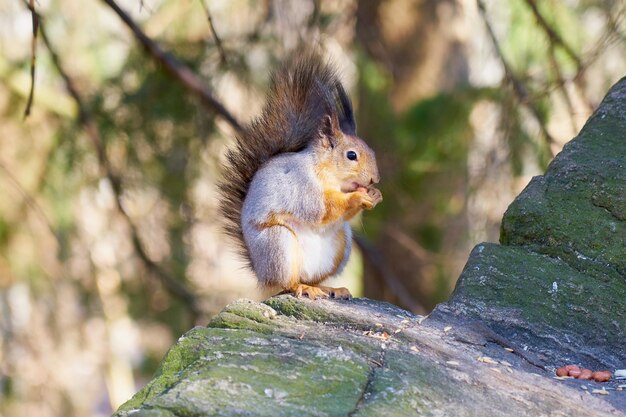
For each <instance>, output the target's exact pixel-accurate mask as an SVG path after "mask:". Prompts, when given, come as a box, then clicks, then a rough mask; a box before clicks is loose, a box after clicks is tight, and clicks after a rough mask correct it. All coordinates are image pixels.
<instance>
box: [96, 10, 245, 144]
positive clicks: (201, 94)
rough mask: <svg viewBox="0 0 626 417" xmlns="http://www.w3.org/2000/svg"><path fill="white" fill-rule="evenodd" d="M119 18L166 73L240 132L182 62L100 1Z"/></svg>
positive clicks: (224, 109)
mask: <svg viewBox="0 0 626 417" xmlns="http://www.w3.org/2000/svg"><path fill="white" fill-rule="evenodd" d="M102 1H103V2H104V3H106V4H107V5H108V6H109V7H110V8H111V9H113V11H114V12H115V13H116V14H117V15H118V16H119V18H120V19H122V21H123V22H124V23H125V24H126V26H128V28H129V29H130V30H131V31H132V32H133V35H135V38H137V40H138V41H139V42H140V43H141V44H142V45H143V46H144V47H145V48H146V51H147V52H148V53H149V54H150V56H152V58H153V59H154V60H156V61H157V62H158V63H159V64H160V65H161V66H162V67H163V68H164V69H165V70H166V71H167V72H169V73H170V74H171V75H172V76H174V77H175V78H176V79H177V80H178V81H180V82H181V83H182V84H183V85H184V86H185V88H187V89H188V90H189V91H191V92H192V93H193V94H195V95H196V96H197V97H198V98H200V101H201V102H202V104H204V106H205V107H207V108H209V109H210V110H212V111H213V112H215V113H217V114H218V115H220V116H221V117H223V118H224V120H226V121H227V122H228V123H229V124H230V125H231V126H232V127H233V128H234V129H235V130H236V131H237V132H242V131H243V127H242V124H241V123H240V122H239V121H238V120H237V119H236V118H235V116H233V115H232V114H231V113H230V112H229V111H228V110H226V108H225V107H224V106H223V105H222V103H220V102H219V101H218V100H217V99H216V98H215V97H213V94H212V93H211V92H210V91H209V89H208V88H207V87H206V86H205V85H204V83H203V82H202V81H201V80H200V79H199V78H198V77H197V76H196V75H195V74H194V73H193V71H191V69H189V67H187V66H186V65H184V64H183V63H182V62H180V61H179V60H178V59H176V57H174V56H173V55H172V54H170V53H166V52H164V51H163V50H162V49H161V48H160V47H159V46H158V45H157V44H156V42H154V41H153V40H152V39H150V38H149V37H148V36H147V35H146V34H145V33H144V32H143V31H142V30H141V28H139V26H138V25H137V24H136V23H135V22H134V21H133V19H132V18H131V17H130V16H129V15H128V14H127V13H126V12H125V11H124V10H122V9H121V8H120V7H119V6H118V5H117V3H116V2H115V1H114V0H102Z"/></svg>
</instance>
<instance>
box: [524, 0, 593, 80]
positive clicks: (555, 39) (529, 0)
mask: <svg viewBox="0 0 626 417" xmlns="http://www.w3.org/2000/svg"><path fill="white" fill-rule="evenodd" d="M526 4H528V7H530V9H531V10H532V12H533V15H534V16H535V20H536V21H537V23H538V24H539V26H540V27H541V28H542V29H543V31H544V32H546V35H548V38H549V39H550V42H551V43H553V44H555V45H558V46H559V47H560V48H561V49H563V51H565V53H566V54H567V55H568V56H569V57H570V58H571V60H572V61H574V63H575V64H576V69H577V72H581V71H582V68H583V65H582V61H581V59H580V58H579V57H578V55H576V52H574V49H573V48H572V47H571V46H570V45H569V44H568V43H567V42H565V40H563V38H562V37H561V35H559V34H558V33H557V32H556V31H555V30H554V29H553V28H552V26H550V24H549V23H548V22H547V21H546V19H545V18H544V17H543V15H542V14H541V12H539V8H538V7H537V2H536V1H535V0H526Z"/></svg>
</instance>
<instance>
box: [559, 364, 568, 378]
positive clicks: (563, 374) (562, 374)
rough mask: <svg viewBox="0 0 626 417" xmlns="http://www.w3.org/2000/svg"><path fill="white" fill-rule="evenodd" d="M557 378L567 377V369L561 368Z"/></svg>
mask: <svg viewBox="0 0 626 417" xmlns="http://www.w3.org/2000/svg"><path fill="white" fill-rule="evenodd" d="M556 376H567V369H565V367H564V366H561V367H560V368H558V369H557V370H556Z"/></svg>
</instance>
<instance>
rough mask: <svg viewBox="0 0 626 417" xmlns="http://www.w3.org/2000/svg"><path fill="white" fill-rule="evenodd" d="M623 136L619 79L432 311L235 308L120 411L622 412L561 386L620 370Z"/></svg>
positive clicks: (585, 384) (606, 392)
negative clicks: (574, 368)
mask: <svg viewBox="0 0 626 417" xmlns="http://www.w3.org/2000/svg"><path fill="white" fill-rule="evenodd" d="M624 132H626V79H622V80H621V81H620V82H619V83H618V84H617V85H616V86H615V87H613V88H612V89H611V91H609V93H608V95H607V97H606V98H605V100H604V101H603V103H602V104H601V106H600V108H599V109H598V110H597V111H596V112H595V113H594V115H593V116H592V117H591V118H590V119H589V121H588V123H587V124H586V125H585V127H584V128H583V130H582V131H581V133H580V134H579V136H578V137H577V138H575V139H574V140H573V141H572V142H570V143H569V144H568V145H567V146H566V147H565V149H564V150H563V152H561V153H560V154H559V155H558V156H557V157H556V158H555V160H554V161H553V162H552V164H551V165H550V167H549V168H548V171H547V172H546V174H545V175H544V176H540V177H536V178H534V179H533V180H532V181H531V182H530V184H529V185H528V186H527V187H526V189H525V190H524V191H523V192H522V194H520V196H519V197H518V198H517V199H516V200H515V201H514V202H513V203H512V204H511V206H510V207H509V209H508V210H507V212H506V214H505V216H504V219H503V221H502V233H501V245H496V244H480V245H478V246H477V247H476V248H475V249H474V250H473V251H472V253H471V255H470V258H469V260H468V263H467V265H466V267H465V269H464V271H463V273H462V275H461V277H460V278H459V282H458V284H457V287H456V289H455V292H454V294H453V295H452V297H451V298H450V300H449V301H448V302H446V303H444V304H441V305H439V306H438V307H437V308H436V309H435V311H434V312H433V313H432V314H431V315H430V316H429V317H428V318H423V317H420V316H416V315H413V314H411V313H409V312H406V311H403V310H401V309H399V308H397V307H395V306H392V305H389V304H385V303H381V302H375V301H370V300H366V299H355V300H352V301H321V300H318V301H310V300H297V299H295V298H293V297H291V296H287V295H284V296H279V297H274V298H271V299H269V300H267V301H266V302H265V303H256V302H252V301H245V300H242V301H238V302H235V303H233V304H231V305H229V306H227V307H226V308H225V309H224V310H223V311H222V312H221V313H220V314H219V315H218V316H216V317H215V318H213V320H212V321H211V322H210V323H209V325H208V327H206V328H200V327H198V328H194V329H192V330H190V331H189V332H188V333H187V334H185V335H184V336H182V337H181V338H180V340H179V341H178V342H177V343H176V344H175V345H174V346H173V347H172V349H171V350H170V351H169V353H168V354H167V356H166V357H165V359H164V360H163V363H162V365H161V368H160V370H159V371H158V373H157V375H156V376H155V378H154V379H153V380H152V381H151V382H149V383H148V385H146V387H144V388H143V389H142V390H141V391H139V392H138V393H137V394H136V395H135V396H134V397H133V398H132V399H131V400H130V401H128V402H127V403H126V404H124V405H123V406H122V407H120V409H119V410H118V412H117V413H116V416H119V417H123V416H130V415H133V416H138V417H139V416H146V417H147V416H155V417H156V416H163V417H174V416H205V415H206V416H210V415H229V416H230V415H245V416H256V415H259V416H283V415H284V416H291V415H303V416H304V415H307V416H308V415H311V416H382V415H389V416H404V415H406V416H414V415H420V416H421V415H424V416H448V415H454V416H487V415H488V416H540V415H541V416H601V415H602V416H606V415H613V416H626V389H621V390H620V387H619V382H618V381H611V382H609V383H603V384H600V383H596V382H589V381H579V380H573V379H570V380H557V379H554V377H553V376H554V368H555V367H558V366H561V365H564V364H569V363H576V364H579V365H582V366H585V367H590V368H593V369H597V370H600V369H610V370H614V369H615V368H626V348H625V344H624V342H625V340H626V339H625V335H626V308H625V305H626V137H625V135H626V134H625V133H624ZM622 383H623V384H626V382H625V381H622ZM594 390H601V391H599V392H596V393H593V391H594Z"/></svg>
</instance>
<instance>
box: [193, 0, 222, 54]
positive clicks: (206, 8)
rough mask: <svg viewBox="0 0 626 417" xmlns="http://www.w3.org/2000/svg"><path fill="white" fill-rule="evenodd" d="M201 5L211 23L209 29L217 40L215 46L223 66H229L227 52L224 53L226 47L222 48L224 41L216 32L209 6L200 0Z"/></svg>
mask: <svg viewBox="0 0 626 417" xmlns="http://www.w3.org/2000/svg"><path fill="white" fill-rule="evenodd" d="M200 4H202V8H203V9H204V12H205V13H206V16H207V20H208V21H209V28H210V29H211V34H212V35H213V39H215V46H216V47H217V51H218V52H219V54H220V61H221V62H222V65H224V66H225V65H228V60H227V59H226V52H225V51H224V47H223V46H222V40H221V39H220V37H219V36H218V35H217V31H216V30H215V25H214V24H213V18H212V17H211V12H210V11H209V6H207V5H206V3H205V2H204V0H200Z"/></svg>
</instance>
